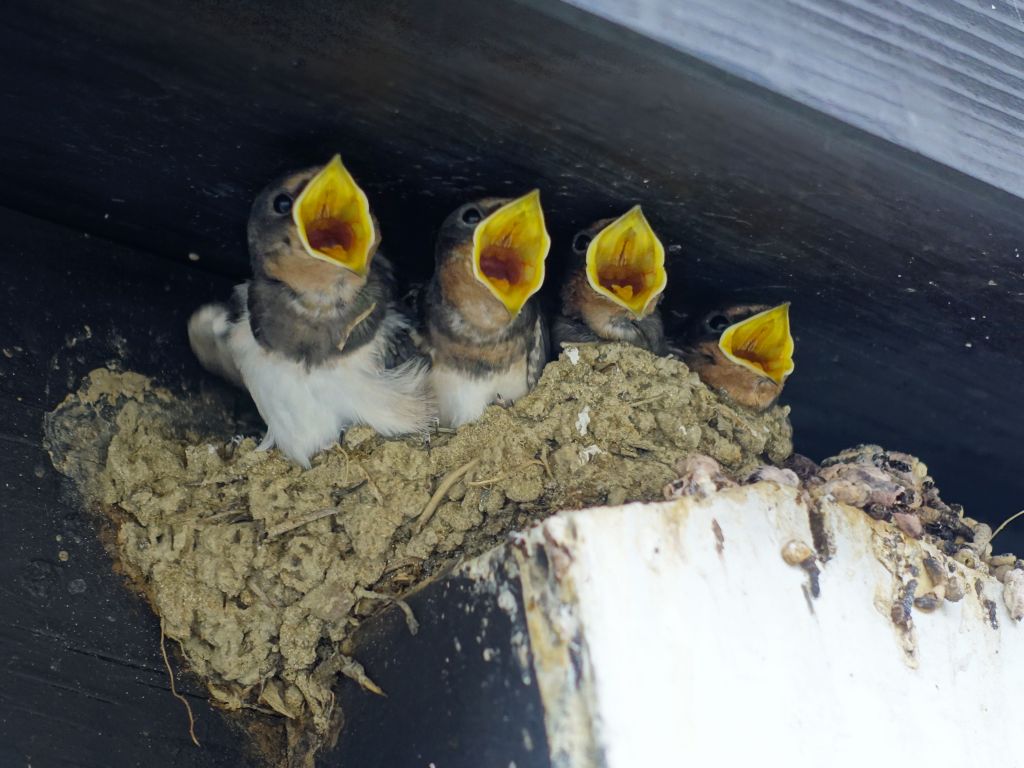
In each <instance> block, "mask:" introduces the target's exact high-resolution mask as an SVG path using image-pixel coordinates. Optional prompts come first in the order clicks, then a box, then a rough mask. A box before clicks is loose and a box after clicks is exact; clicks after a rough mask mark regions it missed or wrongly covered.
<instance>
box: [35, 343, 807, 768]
mask: <svg viewBox="0 0 1024 768" xmlns="http://www.w3.org/2000/svg"><path fill="white" fill-rule="evenodd" d="M46 427H47V429H46V431H47V440H48V446H49V449H50V452H51V455H52V456H53V460H54V464H55V466H57V468H58V469H59V470H61V471H62V472H63V473H65V474H66V475H68V476H69V477H70V478H71V479H72V480H74V482H75V485H76V486H77V489H78V491H79V492H80V494H81V495H82V497H83V501H84V503H85V504H86V505H87V506H88V507H90V508H93V509H95V510H97V511H98V512H99V513H101V514H102V515H104V516H105V517H106V518H107V519H108V520H109V521H110V522H111V523H112V525H111V526H109V528H110V529H111V530H112V535H111V536H110V548H111V551H112V555H113V557H114V558H115V561H116V563H117V565H118V567H119V568H121V569H122V570H123V571H124V572H125V573H126V574H127V575H128V576H129V577H130V579H131V581H132V582H133V584H134V585H135V586H136V587H137V588H139V589H140V590H141V591H142V592H143V594H144V595H145V596H146V597H147V599H148V600H149V602H150V604H151V605H152V607H153V609H154V611H156V613H157V614H158V615H159V616H160V618H161V623H162V626H163V627H164V631H165V633H166V635H167V637H169V638H171V639H173V640H175V641H177V644H178V645H180V648H181V650H182V653H183V654H184V657H185V659H186V660H187V662H188V664H189V666H190V667H191V669H192V670H193V671H194V672H195V673H196V674H198V675H199V676H200V677H201V678H202V679H203V680H204V681H205V682H206V684H207V686H208V689H209V691H210V695H211V697H212V698H213V699H214V700H215V701H216V702H218V703H219V704H220V705H221V706H222V707H224V708H225V709H228V710H245V709H248V710H257V711H259V712H262V713H264V714H265V715H268V716H270V717H273V718H276V720H273V721H271V722H276V723H279V724H283V726H284V730H285V731H286V732H287V735H286V737H284V738H283V739H282V740H281V741H282V742H284V743H286V745H287V748H286V749H287V752H288V758H287V761H286V764H288V765H292V766H300V765H310V764H311V763H312V756H313V754H314V753H315V752H316V751H317V749H318V748H319V747H320V746H322V745H323V744H325V743H327V742H329V741H330V740H331V739H332V738H333V737H334V736H335V735H336V731H337V725H338V722H339V717H338V713H337V711H336V706H335V704H334V697H333V694H332V692H331V691H332V686H333V684H334V682H335V679H336V677H337V675H338V674H346V675H349V676H351V677H353V678H355V679H357V680H358V681H359V682H360V683H362V684H363V685H364V687H367V688H369V689H370V690H374V688H375V686H374V685H373V683H372V681H371V680H369V678H367V677H366V675H365V674H364V673H363V670H362V668H361V667H360V666H359V664H358V661H357V660H356V659H354V658H352V649H350V648H349V647H348V645H347V643H346V641H347V640H348V639H349V638H350V636H351V634H352V631H353V629H354V627H355V626H357V625H358V623H359V622H360V620H361V619H363V618H365V617H366V616H368V615H369V614H371V613H373V612H374V611H376V610H378V609H380V608H381V607H382V606H383V605H384V604H386V603H387V602H388V601H389V600H391V599H393V598H400V596H401V595H403V594H405V593H407V592H408V591H410V590H412V589H414V588H415V587H416V586H418V585H420V584H422V583H423V582H424V581H426V580H428V579H430V578H431V576H432V575H435V574H437V573H439V572H441V571H443V570H445V569H447V568H448V567H449V566H451V565H453V564H454V563H456V562H458V561H459V560H460V559H462V558H466V557H471V556H474V555H476V554H479V553H481V552H484V551H486V550H487V549H489V548H491V547H493V546H495V545H496V544H498V543H500V542H501V541H502V540H503V539H504V538H505V537H506V536H507V534H508V533H509V532H511V531H513V530H517V529H521V528H523V527H525V526H527V525H529V524H530V523H532V522H534V521H536V520H538V519H540V518H543V517H545V516H547V515H548V514H551V513H552V512H554V511H557V510H561V509H572V508H579V507H585V506H593V505H600V504H620V503H623V502H626V501H636V500H654V499H658V498H660V497H661V494H662V488H663V486H664V485H665V484H666V483H667V482H669V481H670V480H672V479H673V478H674V477H675V474H676V473H675V470H674V469H673V467H674V466H675V464H676V462H677V461H678V460H679V459H680V458H681V457H684V456H686V455H690V454H696V453H700V454H706V455H709V456H711V457H713V458H715V459H716V460H717V461H718V462H719V463H720V464H721V465H722V466H723V467H724V468H726V469H727V470H728V471H729V472H731V473H733V474H735V475H742V474H745V473H748V472H750V471H751V470H753V469H754V468H755V467H757V466H758V465H761V464H764V463H773V464H777V463H779V462H781V461H783V460H784V459H786V458H787V457H788V456H789V455H790V453H791V451H792V441H791V439H792V430H791V428H790V425H789V421H788V408H783V407H774V408H771V409H769V410H768V411H766V412H765V413H762V414H755V413H753V412H751V411H748V410H745V409H742V408H735V407H733V406H731V405H729V404H728V403H725V402H723V401H722V400H721V399H720V398H719V397H718V396H717V395H715V394H714V393H712V392H711V391H710V390H708V389H707V388H706V387H705V386H703V385H702V384H701V383H700V381H699V380H698V379H697V377H696V376H695V375H694V374H692V373H691V372H690V371H689V370H688V369H687V368H686V366H685V365H684V364H683V363H681V362H678V361H676V360H673V359H667V358H658V357H655V356H653V355H650V354H648V353H646V352H643V351H639V350H636V349H634V348H630V347H623V346H618V345H604V346H593V345H581V346H579V347H578V348H573V349H570V350H567V352H566V354H563V355H562V357H561V358H560V359H559V360H558V361H556V362H553V363H552V364H550V365H549V366H548V367H547V369H546V371H545V372H544V375H543V377H542V379H541V381H540V383H539V385H538V386H537V388H536V389H535V390H534V391H533V392H532V393H531V394H530V395H528V396H527V397H525V398H523V399H521V400H520V401H518V402H516V403H515V404H514V405H512V406H511V407H509V408H500V407H492V408H490V409H488V410H487V412H486V413H485V414H484V416H483V417H482V418H481V419H480V420H479V421H478V422H476V423H474V424H471V425H467V426H465V427H463V428H461V429H459V430H458V431H455V432H440V433H435V434H432V435H430V436H429V439H427V440H425V439H423V438H421V437H416V438H409V439H405V440H384V439H381V438H380V437H378V436H376V435H375V434H374V433H373V432H372V431H370V430H368V429H366V428H354V429H351V430H349V432H348V433H347V434H346V435H345V436H344V439H343V440H342V443H341V444H340V445H338V446H336V447H334V448H332V449H330V450H328V451H326V452H324V453H323V454H321V455H320V456H318V457H316V458H315V459H314V461H313V466H312V468H311V469H309V470H306V471H303V470H301V469H300V468H299V467H296V466H295V465H293V464H291V463H290V462H289V461H288V460H287V459H285V458H284V457H282V456H281V455H280V454H278V453H277V452H276V451H270V452H262V451H258V450H257V449H256V442H255V441H254V440H253V439H252V438H249V437H235V438H233V439H232V438H231V437H230V435H231V434H232V431H233V429H234V428H235V427H234V425H233V422H232V420H231V419H230V418H229V416H228V415H227V413H226V412H225V411H224V409H223V408H222V407H218V406H217V405H216V404H211V403H209V402H207V401H204V400H201V399H197V398H191V399H189V398H181V397H177V396H175V395H172V394H171V393H170V392H168V391H166V390H163V389H161V388H159V387H157V386H155V385H154V384H153V383H152V382H150V381H149V380H147V379H145V378H144V377H142V376H140V375H138V374H134V373H113V372H110V371H107V370H99V371H94V372H93V373H92V374H90V376H89V377H88V378H87V379H86V380H85V382H84V383H83V385H82V387H81V388H80V389H79V390H78V391H77V392H76V393H73V394H71V395H69V396H68V398H67V399H66V400H65V401H64V402H63V403H62V404H61V405H60V406H59V407H58V408H57V409H56V410H55V411H54V412H53V413H52V414H50V415H49V416H48V418H47V424H46ZM413 627H414V624H412V626H411V628H413ZM356 655H357V654H356ZM274 760H275V762H276V763H277V764H280V763H282V762H285V761H284V760H282V759H281V757H280V756H279V755H278V756H275V757H274Z"/></svg>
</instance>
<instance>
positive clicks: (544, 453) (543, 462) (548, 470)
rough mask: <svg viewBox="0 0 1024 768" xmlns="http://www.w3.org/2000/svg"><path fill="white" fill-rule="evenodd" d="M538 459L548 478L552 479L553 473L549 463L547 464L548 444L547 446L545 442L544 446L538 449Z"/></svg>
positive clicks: (553, 477)
mask: <svg viewBox="0 0 1024 768" xmlns="http://www.w3.org/2000/svg"><path fill="white" fill-rule="evenodd" d="M539 461H540V464H541V466H542V467H544V471H545V472H546V473H547V475H548V480H554V479H555V473H554V472H552V471H551V465H550V464H548V446H547V443H545V444H544V447H543V448H541V449H540V459H539Z"/></svg>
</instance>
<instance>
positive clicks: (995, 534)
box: [989, 509, 1024, 541]
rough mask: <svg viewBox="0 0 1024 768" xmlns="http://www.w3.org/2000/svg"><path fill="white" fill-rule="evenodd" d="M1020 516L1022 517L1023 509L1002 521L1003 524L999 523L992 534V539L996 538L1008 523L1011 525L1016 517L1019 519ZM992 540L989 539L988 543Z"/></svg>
mask: <svg viewBox="0 0 1024 768" xmlns="http://www.w3.org/2000/svg"><path fill="white" fill-rule="evenodd" d="M1022 515H1024V509H1022V510H1021V511H1020V512H1016V513H1014V514H1012V515H1010V516H1009V517H1008V518H1006V519H1005V520H1003V522H1001V523H1000V524H999V527H998V528H996V530H995V532H994V533H993V534H992V539H994V538H995V537H996V536H998V535H999V532H1000V531H1001V530H1003V528H1005V527H1006V526H1008V525H1009V524H1010V523H1012V522H1013V521H1014V520H1016V519H1017V518H1018V517H1021V516H1022ZM992 539H989V541H992Z"/></svg>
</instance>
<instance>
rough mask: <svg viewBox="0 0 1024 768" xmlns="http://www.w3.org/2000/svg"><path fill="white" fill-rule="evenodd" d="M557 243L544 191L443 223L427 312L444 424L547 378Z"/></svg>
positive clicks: (469, 210)
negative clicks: (542, 293) (552, 259)
mask: <svg viewBox="0 0 1024 768" xmlns="http://www.w3.org/2000/svg"><path fill="white" fill-rule="evenodd" d="M550 247H551V238H550V237H549V235H548V232H547V229H546V227H545V225H544V213H543V211H542V210H541V207H540V193H539V192H538V191H537V190H534V191H533V192H530V193H529V194H527V195H524V196H523V197H521V198H519V199H517V200H502V199H497V198H487V199H484V200H479V201H477V202H473V203H467V204H466V205H463V206H461V207H460V208H458V209H457V210H455V211H454V212H453V213H452V214H451V215H449V216H448V218H447V219H446V220H445V222H444V224H442V226H441V231H440V234H439V236H438V241H437V250H436V254H435V257H436V265H435V270H434V275H433V277H432V278H431V280H430V283H429V285H428V286H427V288H426V292H425V296H424V300H423V308H424V320H425V326H426V335H427V343H428V345H429V348H430V354H431V358H432V367H431V373H430V377H431V383H432V384H433V388H434V392H435V394H436V397H437V405H438V410H439V413H440V421H441V423H442V424H443V425H445V426H449V427H456V426H459V425H460V424H465V423H467V422H470V421H473V420H474V419H476V418H477V417H479V416H480V414H481V413H483V411H484V409H485V408H486V407H487V406H489V405H491V404H492V403H501V404H508V403H511V402H512V401H514V400H516V399H518V398H520V397H522V396H523V395H525V394H526V393H527V392H528V391H529V390H530V389H531V388H533V386H534V384H536V383H537V379H539V378H540V374H541V371H542V370H543V368H544V364H545V363H546V362H547V332H546V329H545V325H544V320H543V318H542V316H541V313H540V310H539V308H538V306H537V300H536V298H533V296H534V294H535V293H536V292H537V291H538V290H539V289H540V287H541V285H542V284H543V282H544V260H545V258H547V254H548V250H549V249H550Z"/></svg>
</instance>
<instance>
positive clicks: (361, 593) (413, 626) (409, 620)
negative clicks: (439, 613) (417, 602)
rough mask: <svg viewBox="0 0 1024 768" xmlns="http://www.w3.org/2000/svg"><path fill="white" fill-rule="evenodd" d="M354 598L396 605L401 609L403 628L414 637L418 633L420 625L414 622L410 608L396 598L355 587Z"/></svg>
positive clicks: (414, 617)
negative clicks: (403, 615)
mask: <svg viewBox="0 0 1024 768" xmlns="http://www.w3.org/2000/svg"><path fill="white" fill-rule="evenodd" d="M355 595H356V597H362V598H366V599H367V600H383V601H384V602H387V603H391V604H392V605H397V606H398V607H399V608H401V609H402V613H404V614H405V626H407V627H408V628H409V634H410V635H415V634H416V633H417V632H419V631H420V623H419V622H418V621H416V615H415V614H414V613H413V612H412V608H410V607H409V604H408V603H407V602H405V600H402V599H401V598H398V597H392V596H391V595H385V594H382V593H380V592H374V591H372V590H369V589H363V588H362V587H356V590H355Z"/></svg>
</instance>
